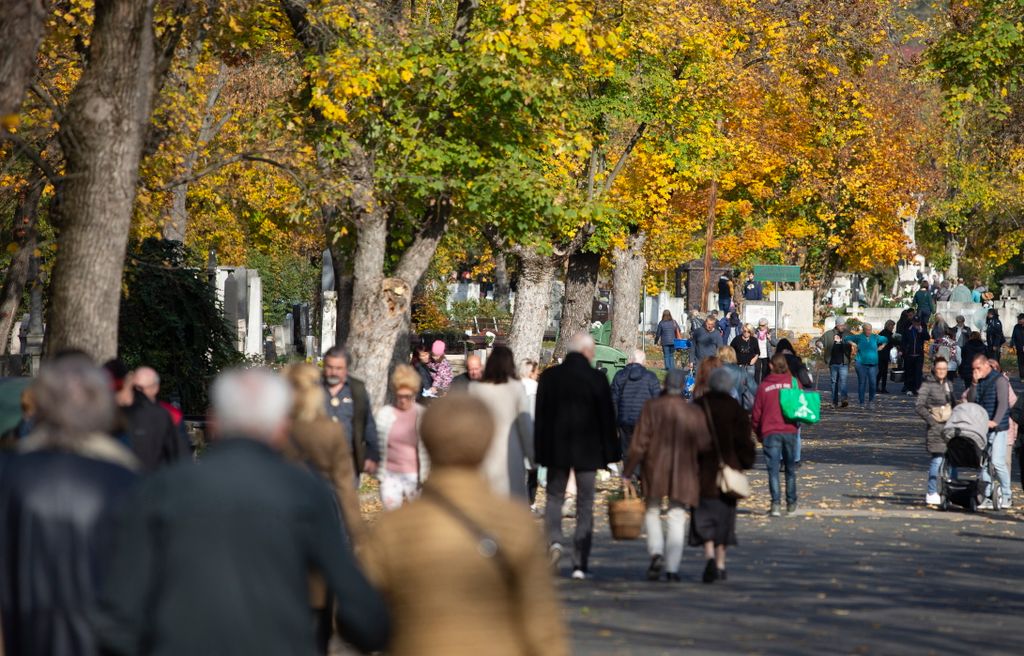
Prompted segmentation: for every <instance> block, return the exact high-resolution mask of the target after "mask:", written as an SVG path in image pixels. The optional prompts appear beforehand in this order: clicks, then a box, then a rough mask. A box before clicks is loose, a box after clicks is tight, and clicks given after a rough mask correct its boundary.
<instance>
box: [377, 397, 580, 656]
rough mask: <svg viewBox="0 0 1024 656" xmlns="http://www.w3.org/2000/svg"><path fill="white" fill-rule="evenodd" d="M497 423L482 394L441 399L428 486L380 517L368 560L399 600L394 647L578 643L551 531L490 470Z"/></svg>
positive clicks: (392, 602)
mask: <svg viewBox="0 0 1024 656" xmlns="http://www.w3.org/2000/svg"><path fill="white" fill-rule="evenodd" d="M493 433H494V420H493V418H492V417H491V413H490V412H489V411H488V409H487V406H485V405H484V404H483V403H482V402H481V401H480V400H479V399H476V398H473V397H471V396H469V395H466V394H452V395H449V396H447V397H445V398H443V399H439V400H437V401H434V402H433V403H431V404H430V407H428V408H427V411H426V412H425V413H424V415H423V421H422V423H421V424H420V434H421V438H422V440H423V443H424V445H425V446H426V448H427V452H428V454H429V455H430V462H431V472H430V478H429V479H427V482H426V484H425V485H424V486H423V493H422V494H421V495H420V497H419V498H418V499H415V500H413V501H410V502H409V503H407V504H405V505H404V506H402V507H401V508H399V509H398V510H395V511H394V512H391V513H386V514H384V515H382V516H381V517H380V519H379V520H378V521H377V522H376V523H375V524H374V526H373V530H372V532H371V535H370V540H369V545H368V548H367V550H366V553H365V563H366V570H367V574H368V575H369V576H370V579H371V580H372V581H373V582H374V583H375V584H376V586H377V587H378V589H379V590H380V591H381V592H382V593H383V594H384V597H385V599H387V601H388V606H389V608H390V610H391V616H392V624H393V627H394V633H393V635H392V640H391V648H390V650H389V653H391V654H392V655H393V656H463V655H465V656H477V655H479V654H487V656H534V655H536V656H540V655H542V654H543V655H544V656H563V655H564V654H568V653H569V647H568V644H567V640H566V633H565V627H564V625H563V621H562V612H561V609H560V608H559V604H558V600H557V597H556V595H555V590H554V585H553V584H552V581H551V568H550V566H549V565H548V560H547V555H546V554H547V549H546V545H545V542H544V538H543V536H542V535H541V533H540V531H539V529H538V528H537V525H536V523H535V522H534V521H533V519H532V516H531V514H530V511H529V510H527V508H526V507H525V506H523V505H522V504H520V503H516V502H514V501H511V500H510V499H508V498H507V497H506V496H505V495H502V494H496V493H495V492H494V491H493V490H492V489H491V488H490V486H489V485H488V484H487V481H485V480H484V478H483V477H482V476H481V475H480V463H481V462H482V461H483V458H484V456H485V454H486V453H487V451H488V448H489V446H490V441H491V438H492V435H493Z"/></svg>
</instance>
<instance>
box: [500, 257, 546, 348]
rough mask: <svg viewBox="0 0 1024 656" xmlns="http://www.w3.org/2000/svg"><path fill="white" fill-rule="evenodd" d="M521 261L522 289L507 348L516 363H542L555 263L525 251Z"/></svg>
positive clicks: (520, 276)
mask: <svg viewBox="0 0 1024 656" xmlns="http://www.w3.org/2000/svg"><path fill="white" fill-rule="evenodd" d="M517 256H518V258H519V285H518V287H517V288H516V307H515V312H514V313H513V315H512V328H511V329H510V330H509V340H508V346H509V348H510V349H512V353H513V354H514V355H515V357H516V360H523V359H526V358H530V359H532V360H537V361H539V360H540V354H541V347H542V346H543V344H544V330H545V329H546V328H547V324H548V315H549V314H550V312H551V283H552V282H553V281H554V279H555V259H554V258H552V257H551V256H548V255H540V254H538V253H536V252H535V251H531V250H522V251H521V252H520V253H518V254H517Z"/></svg>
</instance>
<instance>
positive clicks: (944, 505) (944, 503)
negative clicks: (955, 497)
mask: <svg viewBox="0 0 1024 656" xmlns="http://www.w3.org/2000/svg"><path fill="white" fill-rule="evenodd" d="M939 510H941V511H942V512H946V511H948V510H949V499H947V498H946V495H945V494H943V495H942V496H941V497H940V498H939Z"/></svg>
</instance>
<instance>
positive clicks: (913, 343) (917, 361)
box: [901, 316, 928, 396]
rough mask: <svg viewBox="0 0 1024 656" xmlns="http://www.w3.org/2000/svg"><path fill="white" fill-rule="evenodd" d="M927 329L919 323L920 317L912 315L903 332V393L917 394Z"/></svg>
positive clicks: (921, 373)
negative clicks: (908, 325) (908, 324)
mask: <svg viewBox="0 0 1024 656" xmlns="http://www.w3.org/2000/svg"><path fill="white" fill-rule="evenodd" d="M927 341H928V331H927V330H925V328H924V326H923V325H922V323H921V318H920V317H918V316H914V318H913V319H912V320H911V323H910V327H909V328H907V331H906V332H905V333H903V340H902V343H901V346H902V349H903V393H904V394H906V395H907V396H917V390H918V389H919V388H920V387H921V381H922V378H923V375H924V354H925V342H927Z"/></svg>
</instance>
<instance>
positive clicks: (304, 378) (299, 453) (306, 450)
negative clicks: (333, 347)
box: [282, 363, 366, 654]
mask: <svg viewBox="0 0 1024 656" xmlns="http://www.w3.org/2000/svg"><path fill="white" fill-rule="evenodd" d="M283 373H284V378H285V380H287V381H288V384H289V385H291V388H292V394H293V397H292V412H291V419H292V430H291V434H290V435H289V439H288V442H287V443H286V444H285V446H284V448H283V449H282V453H283V455H284V457H285V458H287V459H288V460H291V461H292V462H295V463H297V464H300V465H302V466H306V467H309V468H311V469H313V470H314V471H316V473H317V474H319V475H320V476H322V477H323V478H324V480H325V481H326V482H327V483H329V484H330V485H331V487H332V489H333V490H334V494H335V498H336V499H337V502H338V508H339V510H340V512H341V518H342V522H343V524H344V526H345V530H346V531H347V532H348V537H349V541H350V542H351V544H352V548H353V549H354V550H355V551H356V552H357V554H358V552H359V550H360V547H361V546H362V544H363V543H364V542H365V541H366V524H365V523H364V522H363V518H362V515H361V514H360V512H359V496H358V492H357V490H356V489H355V488H354V487H353V486H352V481H353V480H355V477H356V473H355V465H354V461H353V459H352V451H351V449H350V448H349V445H348V440H347V439H345V432H344V429H343V428H342V427H341V424H339V423H337V422H334V421H331V420H330V419H329V418H328V417H327V398H326V393H325V392H324V386H323V384H322V383H321V374H320V369H319V368H317V367H315V366H313V365H311V364H306V363H299V364H292V365H289V366H287V367H285V369H284V372H283ZM309 596H310V606H311V607H312V608H313V613H314V615H315V616H316V624H317V646H318V647H319V648H320V653H322V654H326V653H327V643H328V641H329V640H330V637H331V613H330V607H329V605H328V603H327V601H328V600H327V586H326V584H325V583H324V580H323V578H322V577H321V576H320V575H318V574H316V575H311V576H310V581H309Z"/></svg>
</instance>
